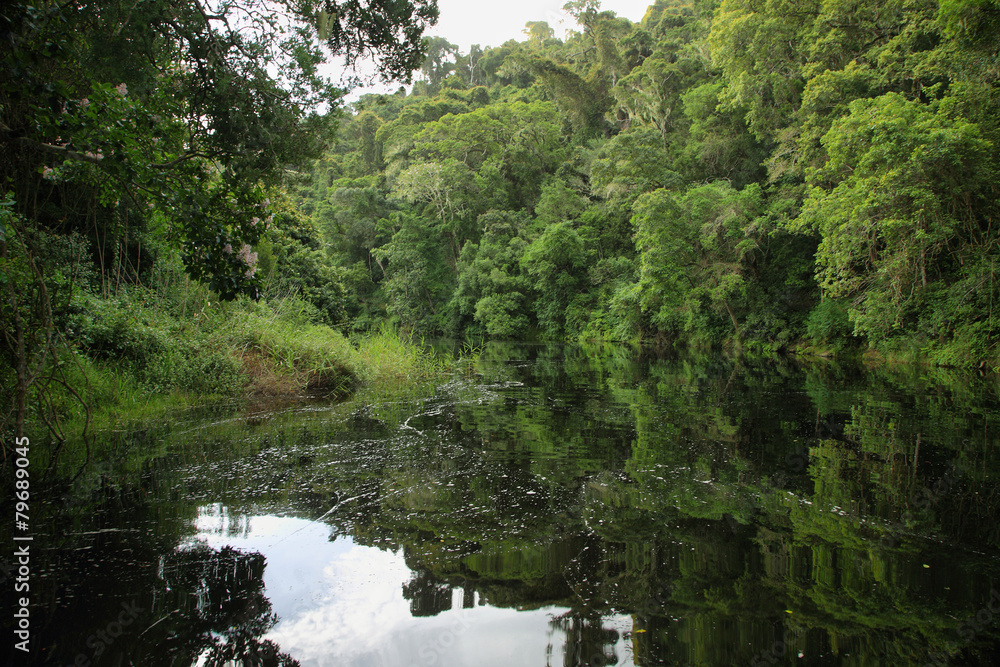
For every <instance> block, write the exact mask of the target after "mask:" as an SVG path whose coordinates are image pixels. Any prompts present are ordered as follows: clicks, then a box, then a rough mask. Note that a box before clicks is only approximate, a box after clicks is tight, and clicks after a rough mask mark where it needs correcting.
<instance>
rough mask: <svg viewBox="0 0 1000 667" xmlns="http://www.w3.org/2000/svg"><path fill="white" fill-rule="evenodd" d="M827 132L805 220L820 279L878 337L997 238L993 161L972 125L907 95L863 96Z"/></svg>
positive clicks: (862, 330) (943, 107) (991, 152)
mask: <svg viewBox="0 0 1000 667" xmlns="http://www.w3.org/2000/svg"><path fill="white" fill-rule="evenodd" d="M850 110H851V112H850V115H848V116H846V117H845V118H842V119H840V120H838V121H837V122H835V123H834V124H833V127H832V128H831V129H830V131H829V132H828V133H827V134H826V136H825V137H824V138H823V145H824V146H825V148H826V151H827V153H828V155H829V159H828V161H827V163H826V165H825V166H823V167H822V168H821V169H816V170H813V171H811V172H809V183H810V188H809V192H808V196H807V198H806V201H805V204H804V206H803V210H802V214H801V216H800V217H799V219H798V223H797V224H798V225H799V227H800V228H801V227H804V228H810V229H815V230H816V231H817V232H818V233H819V234H820V238H821V241H820V245H819V249H818V251H817V254H816V262H817V277H818V280H819V283H820V286H821V287H822V288H823V289H824V290H825V291H826V292H827V293H828V294H830V295H831V296H833V297H842V298H849V299H852V304H853V305H852V307H851V310H850V312H851V317H852V320H853V321H854V323H855V327H856V330H857V331H858V332H859V333H864V334H866V335H868V336H869V337H871V338H872V339H875V340H877V339H881V338H885V337H887V336H890V335H891V334H892V333H893V332H894V331H898V330H899V329H900V327H903V326H904V325H906V324H908V323H911V324H912V319H911V318H912V316H913V315H915V313H916V311H917V310H918V309H919V308H920V307H921V305H922V303H923V301H924V299H923V295H924V292H925V291H926V289H927V288H928V286H929V285H930V284H931V283H933V282H935V281H939V280H948V279H949V278H950V277H951V276H950V272H951V271H953V270H954V266H955V265H956V264H962V263H964V262H967V261H970V260H972V259H973V258H974V257H975V256H976V255H981V254H982V253H984V252H987V251H988V250H989V249H990V248H991V246H992V244H993V243H994V242H995V231H994V230H993V225H992V221H993V219H994V216H995V215H996V196H997V189H996V164H995V153H994V150H993V147H992V146H991V145H990V144H989V143H988V142H987V141H985V140H984V139H983V138H982V137H981V135H980V132H979V129H978V127H977V126H976V125H974V124H972V123H969V122H967V121H964V120H962V119H961V118H951V117H949V114H948V105H941V106H940V107H939V108H938V110H937V111H935V110H934V109H932V108H930V107H928V106H926V105H922V104H920V103H918V102H913V101H909V100H906V99H905V98H903V97H902V96H901V95H899V94H896V93H889V94H886V95H883V96H881V97H878V98H876V99H874V100H857V101H855V102H852V103H851V105H850Z"/></svg>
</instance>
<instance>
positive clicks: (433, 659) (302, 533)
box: [196, 505, 632, 667]
mask: <svg viewBox="0 0 1000 667" xmlns="http://www.w3.org/2000/svg"><path fill="white" fill-rule="evenodd" d="M196 528H197V530H198V534H197V536H196V539H197V540H199V541H203V542H206V543H207V544H208V545H209V546H211V547H212V548H214V549H220V548H222V547H223V546H225V545H227V544H228V545H231V546H233V547H235V548H237V549H240V550H243V551H258V552H260V553H262V554H263V555H264V556H265V557H266V558H267V568H266V569H265V570H264V582H265V586H266V591H265V593H266V595H267V597H268V598H269V599H270V600H271V604H272V605H273V607H274V612H275V613H276V614H277V615H278V618H279V620H278V624H277V625H276V626H275V627H274V628H273V629H272V630H271V631H270V632H269V633H268V634H267V635H266V636H265V638H266V639H271V640H273V641H275V642H276V643H277V644H278V645H279V646H280V647H281V650H282V651H284V652H285V653H288V654H289V655H291V656H292V657H293V658H295V659H296V660H298V661H299V662H300V663H301V664H302V667H326V666H327V665H329V666H331V667H333V666H336V667H390V666H391V667H397V666H398V667H423V666H425V665H426V666H428V667H430V666H433V665H453V666H461V665H475V666H477V667H478V666H483V667H489V666H491V665H497V666H498V667H499V666H503V667H508V666H509V665H539V666H541V665H545V664H546V663H547V653H548V651H549V650H550V649H548V646H549V644H556V645H554V646H553V647H552V649H551V651H552V654H551V655H552V660H551V661H549V662H551V664H560V663H561V662H562V637H561V632H557V634H555V635H554V634H553V630H552V628H551V626H550V625H549V620H550V619H551V618H552V617H553V616H555V615H558V614H561V613H563V612H564V611H566V610H565V609H564V608H555V607H549V608H546V609H538V610H533V611H522V612H518V611H515V610H513V609H500V608H495V607H489V606H480V605H479V604H478V596H477V605H476V606H475V607H474V608H472V609H462V604H461V601H462V594H461V591H460V590H456V591H454V592H453V596H454V597H453V600H454V603H453V605H452V609H451V610H450V611H445V612H442V613H441V614H438V615H437V616H430V617H420V618H414V617H412V616H411V615H410V603H409V601H408V600H406V599H405V598H404V597H403V584H405V583H406V582H407V581H409V580H410V576H411V573H410V570H409V568H408V567H406V564H405V562H404V561H403V555H402V553H401V552H399V553H392V552H388V551H382V550H380V549H376V548H373V547H365V546H360V545H356V544H354V543H353V542H352V541H351V540H350V539H349V538H346V537H338V538H337V539H336V540H334V541H332V542H331V541H330V539H329V534H330V527H329V526H327V525H325V524H322V523H314V522H311V521H307V520H305V519H296V518H290V517H277V516H257V517H252V518H251V519H250V520H249V525H244V524H242V523H239V524H237V523H236V522H235V521H233V520H232V519H231V517H229V516H228V514H227V513H226V511H225V508H223V507H221V506H219V505H210V506H207V507H203V508H201V510H200V511H199V518H198V521H197V526H196ZM608 626H613V627H615V628H616V629H618V630H619V632H621V633H624V632H626V631H628V630H630V629H631V620H630V619H629V617H627V616H625V617H614V618H611V619H605V627H608ZM627 644H628V642H627V640H621V639H620V640H619V643H618V645H617V646H616V647H615V648H616V653H617V655H618V656H619V660H620V662H619V663H618V664H619V665H631V664H632V661H631V655H630V654H631V651H630V650H629V649H630V647H629V646H627Z"/></svg>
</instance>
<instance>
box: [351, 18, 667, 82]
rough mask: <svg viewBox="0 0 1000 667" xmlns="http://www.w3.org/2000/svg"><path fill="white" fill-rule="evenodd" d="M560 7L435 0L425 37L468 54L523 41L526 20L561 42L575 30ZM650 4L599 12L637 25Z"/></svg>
mask: <svg viewBox="0 0 1000 667" xmlns="http://www.w3.org/2000/svg"><path fill="white" fill-rule="evenodd" d="M564 4H566V0H501V1H499V2H498V1H497V0H438V10H439V12H440V16H439V18H438V22H437V25H435V26H434V27H433V28H431V29H430V30H428V31H427V32H426V33H425V34H426V35H427V36H437V37H443V38H445V39H447V40H448V41H449V42H451V43H452V44H458V46H459V50H460V51H461V52H462V53H468V52H469V48H470V47H471V46H472V45H473V44H478V45H479V46H481V47H483V48H486V47H487V46H500V45H502V44H503V43H504V42H506V41H507V40H510V39H515V40H517V41H523V40H524V39H526V37H527V36H526V35H525V34H524V33H523V32H521V31H522V30H524V24H525V23H527V22H528V21H546V22H547V23H548V24H549V27H551V28H552V29H553V30H555V33H556V37H558V38H559V39H563V38H565V36H566V31H567V30H576V29H578V27H579V26H577V25H576V21H575V20H574V19H573V17H572V16H570V15H569V14H567V13H566V12H564V11H563V9H562V6H563V5H564ZM651 4H653V0H602V1H601V10H602V11H612V12H614V13H615V14H617V15H618V16H621V17H624V18H627V19H628V20H630V21H632V22H633V23H638V22H639V21H640V20H642V17H643V16H645V15H646V9H647V8H648V7H649V6H650V5H651ZM398 88H399V84H392V85H388V86H382V85H375V86H372V87H366V88H358V89H355V90H354V91H353V93H352V94H351V95H349V96H348V100H349V101H351V100H356V99H357V98H358V97H359V96H360V95H363V94H364V93H389V92H392V91H395V90H397V89H398Z"/></svg>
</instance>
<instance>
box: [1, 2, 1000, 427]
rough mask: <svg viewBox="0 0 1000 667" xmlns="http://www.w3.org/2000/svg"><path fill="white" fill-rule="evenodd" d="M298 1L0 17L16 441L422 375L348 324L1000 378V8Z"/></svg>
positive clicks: (7, 381) (60, 10)
mask: <svg viewBox="0 0 1000 667" xmlns="http://www.w3.org/2000/svg"><path fill="white" fill-rule="evenodd" d="M267 7H268V9H269V10H270V11H269V12H263V13H261V12H257V11H255V10H254V8H253V6H252V5H251V4H250V3H247V4H242V3H239V2H237V3H226V4H225V5H224V6H223V7H222V8H221V9H219V11H220V12H225V14H224V15H223V14H219V15H212V14H209V13H208V12H207V10H205V9H204V7H203V6H202V4H200V3H198V2H191V3H185V4H184V6H183V7H175V6H174V5H172V4H170V3H164V2H161V1H160V0H149V1H145V2H141V3H139V4H135V3H132V2H117V1H116V2H111V3H107V2H102V3H96V2H89V1H86V0H80V1H79V2H75V3H70V4H65V3H63V4H57V3H41V4H39V3H27V2H23V1H22V2H13V3H7V5H6V6H5V9H4V10H3V13H2V14H0V33H2V35H3V36H4V39H5V41H6V43H9V44H10V46H11V48H9V49H6V50H5V51H4V53H3V55H2V64H3V68H2V69H0V71H2V72H3V74H0V143H2V145H3V147H4V151H3V154H2V159H0V184H2V185H0V188H2V190H0V199H2V202H0V204H2V205H0V262H2V265H0V285H2V289H3V293H4V299H3V301H2V306H0V309H2V311H3V322H4V333H5V336H4V343H3V349H2V352H3V355H4V362H5V364H4V368H5V370H4V372H3V376H2V380H0V382H2V391H3V395H4V399H5V405H6V406H9V407H5V410H4V424H5V426H4V428H5V429H9V430H11V431H13V432H17V433H22V432H24V424H25V419H35V420H36V421H38V420H41V421H45V420H46V419H49V421H50V422H51V423H50V424H49V425H50V429H51V430H52V431H53V432H56V433H58V432H59V431H60V428H61V427H60V426H59V425H58V424H56V423H54V422H52V421H51V420H52V419H54V418H55V416H56V415H65V414H67V413H68V412H69V411H71V408H70V407H69V406H70V405H71V404H72V405H76V406H84V407H85V408H86V409H85V412H87V413H88V414H89V411H90V409H91V407H92V406H94V405H109V404H110V405H115V404H122V405H136V404H138V403H140V402H141V403H142V404H143V405H146V404H147V403H148V402H152V401H155V400H156V399H155V398H152V397H154V396H160V395H163V394H168V393H171V392H174V393H178V392H180V393H185V394H188V395H200V394H209V395H216V394H217V395H233V394H236V393H243V392H244V391H245V390H246V388H247V387H249V388H250V389H251V390H258V391H261V392H263V393H269V392H272V393H282V391H285V390H287V391H293V390H294V391H298V390H300V389H301V388H302V387H305V388H306V389H316V390H323V391H327V392H330V393H342V392H344V391H346V390H348V388H349V387H350V386H352V384H354V383H355V382H357V380H358V378H363V377H367V375H366V374H370V373H373V372H376V371H369V370H366V364H375V365H376V366H379V367H380V368H382V371H381V372H382V373H383V375H385V374H386V373H389V370H388V367H389V365H388V364H387V363H386V362H385V361H384V359H383V357H382V356H380V355H375V354H368V355H365V354H362V353H357V352H356V350H354V349H353V348H350V347H349V346H348V344H347V343H346V341H345V340H344V339H343V338H341V337H339V336H338V335H337V334H335V333H334V330H336V331H339V332H341V333H342V334H344V335H346V336H355V335H359V334H365V333H370V332H375V331H389V330H393V331H401V332H404V333H405V334H406V335H416V336H433V337H437V336H442V335H444V336H451V337H456V338H461V337H471V338H473V339H485V338H494V339H548V340H607V341H640V340H656V341H659V342H668V343H671V344H677V345H687V346H689V347H692V348H698V349H708V348H715V349H725V350H730V351H734V352H747V353H752V354H773V353H775V352H780V351H788V350H792V351H795V350H800V351H815V352H819V353H821V354H851V353H857V352H860V351H861V350H863V349H864V348H865V347H868V348H871V349H872V350H873V352H872V353H870V354H871V355H872V357H873V358H884V359H900V358H907V359H911V360H912V359H914V358H917V357H919V358H921V359H923V360H926V361H929V362H931V363H935V364H940V365H950V366H965V367H980V368H984V367H985V368H996V367H997V366H1000V353H998V348H997V343H998V341H1000V323H998V322H997V321H995V318H994V316H993V303H994V301H995V298H994V297H995V296H998V289H1000V286H998V284H997V282H996V281H995V280H994V276H995V274H996V270H995V269H996V264H997V260H998V259H1000V244H998V243H997V241H998V236H997V235H998V234H1000V224H996V223H997V216H998V213H1000V186H998V185H997V184H998V182H1000V179H998V178H997V176H998V174H1000V163H998V155H1000V153H998V152H997V150H996V146H997V141H998V140H1000V120H998V119H1000V113H998V112H1000V94H998V93H997V91H996V86H997V81H998V73H1000V69H998V64H997V55H996V54H997V52H998V51H1000V48H998V47H1000V37H998V35H1000V29H998V28H1000V19H998V18H997V16H998V12H1000V5H998V4H997V2H996V0H982V1H976V2H965V1H958V0H954V1H949V2H941V3H938V2H933V1H930V0H928V1H926V2H924V1H914V2H910V1H909V0H907V1H905V2H904V1H901V0H873V1H872V2H869V3H866V4H865V5H864V7H860V6H858V5H857V3H844V2H832V3H831V2H827V3H820V2H818V1H813V2H807V3H805V4H802V3H796V4H794V7H793V6H792V4H791V3H788V2H784V1H777V0H776V1H773V2H770V1H769V2H758V1H756V0H723V1H721V2H719V1H715V0H657V1H656V2H655V3H654V4H653V5H651V6H650V7H649V9H648V11H647V13H646V15H645V16H644V18H643V19H642V20H641V21H640V22H639V23H632V22H630V21H628V20H626V19H623V18H620V17H617V16H616V15H615V14H614V13H613V12H609V11H602V10H601V8H600V5H599V3H598V2H595V1H593V0H579V1H574V2H569V3H567V5H566V8H567V10H568V11H570V13H571V14H572V15H573V16H574V17H575V19H576V21H577V30H576V31H570V32H568V33H567V34H566V35H565V36H563V37H559V36H557V35H556V34H555V31H553V30H552V29H551V28H550V27H549V26H548V25H547V24H545V23H544V22H539V21H533V22H530V23H529V24H528V25H527V26H526V28H525V39H524V40H523V41H520V42H518V41H514V40H512V41H509V42H507V43H506V44H503V45H500V46H495V47H488V48H484V47H480V46H475V47H473V48H471V49H470V51H469V53H468V54H464V53H462V52H461V51H460V50H459V49H458V47H456V46H455V45H453V44H450V43H449V42H448V41H447V40H446V39H443V38H440V37H435V38H432V39H424V40H421V37H420V35H421V33H422V30H423V28H424V27H426V26H427V25H429V24H430V23H433V21H434V20H435V17H436V13H437V9H436V6H435V3H434V2H433V0H413V1H412V2H390V1H389V0H376V1H373V2H368V3H364V4H363V6H362V3H359V2H354V1H353V0H352V1H351V2H346V3H341V5H339V7H340V9H339V10H338V11H336V12H331V11H329V7H328V5H326V4H324V5H320V4H318V3H317V4H314V3H312V2H286V1H283V0H273V1H271V2H268V3H267ZM237 28H238V29H237ZM330 51H333V52H334V53H339V54H343V55H346V56H347V58H348V60H351V59H353V58H355V57H357V56H358V55H359V54H362V53H365V52H369V51H373V52H375V53H376V54H377V55H379V56H380V57H381V61H380V73H381V74H382V75H383V76H384V78H386V79H396V80H400V81H403V82H409V81H410V73H411V72H413V71H419V74H418V76H417V80H416V82H415V83H414V84H413V87H412V89H411V90H409V91H407V90H406V89H405V88H400V89H399V91H398V92H397V93H395V94H391V95H367V96H364V97H362V98H360V99H359V100H358V101H356V102H354V103H353V104H351V105H347V106H344V104H343V94H344V90H343V89H341V88H340V87H338V86H336V85H334V84H333V83H332V82H331V81H329V80H327V79H325V78H324V77H322V76H321V75H320V74H319V70H318V69H317V66H318V65H319V63H320V62H321V61H322V60H323V59H324V58H325V57H326V55H327V54H328V53H329V52H330ZM109 54H117V55H116V57H109ZM121 54H128V56H129V57H127V58H122V57H117V56H120V55H121ZM320 110H323V111H320ZM220 304H225V305H220ZM323 327H329V328H328V329H324V328H323ZM359 355H360V356H359ZM418 357H419V355H418ZM414 363H416V364H417V366H420V364H422V363H424V362H422V361H418V362H414ZM414 373H416V374H417V375H419V374H420V373H419V372H416V371H412V370H400V371H399V373H398V375H399V377H408V376H412V375H414ZM84 378H85V381H84V380H83V379H84ZM102 378H103V379H102ZM81 382H82V384H81ZM84 393H87V395H86V396H85V395H84Z"/></svg>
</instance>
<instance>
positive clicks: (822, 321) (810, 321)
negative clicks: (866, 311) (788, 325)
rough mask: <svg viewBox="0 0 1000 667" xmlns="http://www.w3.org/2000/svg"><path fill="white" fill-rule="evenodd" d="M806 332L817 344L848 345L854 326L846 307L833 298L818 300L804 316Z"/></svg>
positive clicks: (852, 336)
mask: <svg viewBox="0 0 1000 667" xmlns="http://www.w3.org/2000/svg"><path fill="white" fill-rule="evenodd" d="M806 334H807V335H808V336H809V338H810V339H812V341H813V342H814V343H815V344H817V345H830V346H833V347H837V348H839V347H843V346H846V345H848V344H849V343H850V342H851V341H852V339H853V338H854V327H853V326H852V325H851V319H850V317H849V315H848V313H847V308H845V307H844V305H843V304H842V303H840V302H839V301H835V300H833V299H824V300H823V301H820V302H819V303H818V304H816V307H815V308H813V309H812V311H811V312H810V313H809V316H808V317H807V318H806Z"/></svg>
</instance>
